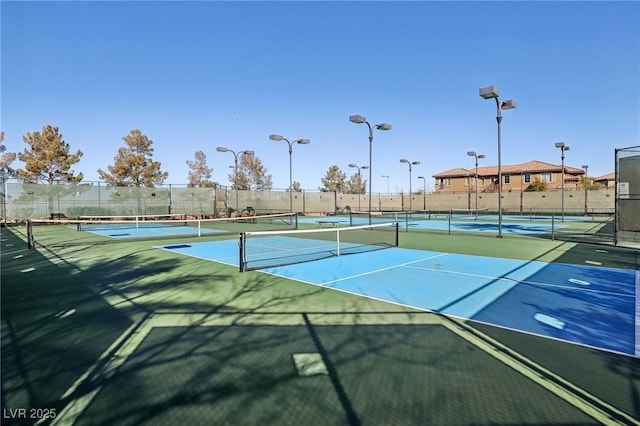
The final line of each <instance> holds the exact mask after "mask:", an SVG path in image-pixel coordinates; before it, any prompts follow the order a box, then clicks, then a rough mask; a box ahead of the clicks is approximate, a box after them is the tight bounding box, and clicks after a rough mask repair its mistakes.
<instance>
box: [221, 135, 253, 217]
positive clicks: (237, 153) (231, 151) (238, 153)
mask: <svg viewBox="0 0 640 426" xmlns="http://www.w3.org/2000/svg"><path fill="white" fill-rule="evenodd" d="M216 151H218V152H230V153H232V154H233V160H234V165H233V166H229V168H230V169H235V176H234V179H235V180H236V181H235V182H233V185H234V186H235V188H236V211H237V210H238V182H237V179H238V156H239V155H240V154H247V155H253V154H254V152H253V151H252V150H249V149H246V150H244V151H238V152H235V151H234V150H232V149H229V148H227V147H226V146H219V147H217V148H216Z"/></svg>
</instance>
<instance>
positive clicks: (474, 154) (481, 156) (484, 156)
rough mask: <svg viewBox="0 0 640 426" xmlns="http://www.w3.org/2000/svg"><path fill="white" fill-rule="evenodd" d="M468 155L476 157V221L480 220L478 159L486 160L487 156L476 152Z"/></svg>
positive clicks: (470, 152)
mask: <svg viewBox="0 0 640 426" xmlns="http://www.w3.org/2000/svg"><path fill="white" fill-rule="evenodd" d="M467 155H468V156H469V157H474V158H475V159H476V177H475V181H476V220H478V159H479V158H486V157H487V156H486V155H484V154H479V155H478V153H476V152H475V151H467Z"/></svg>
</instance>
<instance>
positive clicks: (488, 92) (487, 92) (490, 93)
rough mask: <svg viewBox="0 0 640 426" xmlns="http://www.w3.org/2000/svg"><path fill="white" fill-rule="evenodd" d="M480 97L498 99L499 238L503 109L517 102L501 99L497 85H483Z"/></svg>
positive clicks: (499, 233) (514, 105)
mask: <svg viewBox="0 0 640 426" xmlns="http://www.w3.org/2000/svg"><path fill="white" fill-rule="evenodd" d="M479 94H480V97H482V98H483V99H495V100H496V111H497V112H496V121H497V122H498V235H497V237H498V238H502V146H501V145H502V140H501V137H502V136H501V123H502V110H506V109H513V108H515V107H516V102H515V101H514V100H512V99H509V100H506V101H502V102H501V101H500V99H499V96H500V91H499V90H498V88H497V87H495V86H488V87H483V88H481V89H480V92H479Z"/></svg>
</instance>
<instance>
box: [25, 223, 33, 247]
mask: <svg viewBox="0 0 640 426" xmlns="http://www.w3.org/2000/svg"><path fill="white" fill-rule="evenodd" d="M27 248H28V249H29V250H31V249H33V248H34V238H33V223H31V219H29V220H27Z"/></svg>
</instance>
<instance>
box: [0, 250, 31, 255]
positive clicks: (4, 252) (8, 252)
mask: <svg viewBox="0 0 640 426" xmlns="http://www.w3.org/2000/svg"><path fill="white" fill-rule="evenodd" d="M25 251H26V252H28V251H29V249H26V248H25V249H20V250H12V251H4V250H2V253H0V256H10V255H12V254H16V253H22V252H25Z"/></svg>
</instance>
